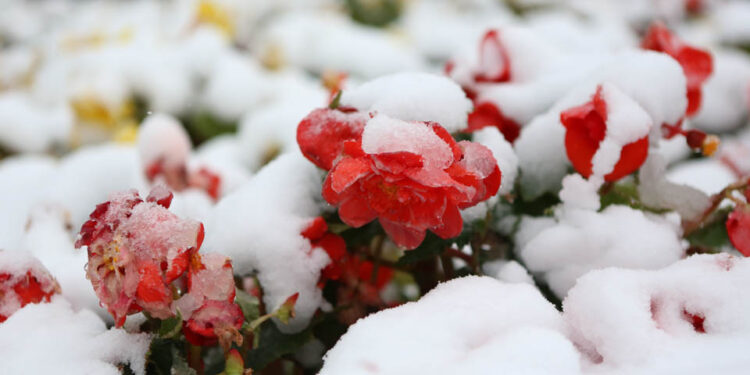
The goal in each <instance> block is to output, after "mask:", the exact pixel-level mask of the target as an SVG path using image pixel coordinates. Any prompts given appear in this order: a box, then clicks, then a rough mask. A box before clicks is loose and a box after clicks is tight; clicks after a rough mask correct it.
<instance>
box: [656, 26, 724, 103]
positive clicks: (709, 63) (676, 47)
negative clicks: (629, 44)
mask: <svg viewBox="0 0 750 375" xmlns="http://www.w3.org/2000/svg"><path fill="white" fill-rule="evenodd" d="M641 46H642V47H643V48H644V49H650V50H653V51H658V52H664V53H666V54H668V55H669V56H672V57H673V58H674V59H675V60H677V62H679V63H680V65H681V66H682V71H683V72H684V73H685V78H687V98H688V107H687V111H686V112H685V114H686V115H687V116H692V115H694V114H696V113H698V109H700V105H701V87H702V86H703V82H705V81H706V80H707V79H708V77H709V76H710V75H711V72H713V60H712V58H711V54H710V53H708V52H706V51H704V50H701V49H698V48H695V47H693V46H690V45H688V44H686V43H685V42H683V41H682V40H680V39H679V38H677V37H676V36H675V35H674V34H672V32H670V31H669V29H667V27H666V26H664V25H663V24H662V23H659V22H656V23H654V24H652V25H651V27H650V28H649V29H648V31H647V32H646V36H645V37H644V39H643V42H642V44H641Z"/></svg>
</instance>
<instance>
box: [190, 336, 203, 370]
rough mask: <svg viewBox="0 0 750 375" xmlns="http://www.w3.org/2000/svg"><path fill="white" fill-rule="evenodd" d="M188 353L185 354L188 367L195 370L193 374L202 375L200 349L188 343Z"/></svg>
mask: <svg viewBox="0 0 750 375" xmlns="http://www.w3.org/2000/svg"><path fill="white" fill-rule="evenodd" d="M187 345H188V352H187V360H188V365H189V366H190V368H192V369H193V370H195V373H196V374H197V375H203V372H204V365H203V356H202V354H203V353H202V348H201V347H200V346H198V345H193V344H190V343H188V344H187Z"/></svg>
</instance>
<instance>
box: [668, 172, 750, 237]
mask: <svg viewBox="0 0 750 375" xmlns="http://www.w3.org/2000/svg"><path fill="white" fill-rule="evenodd" d="M747 187H748V180H747V179H743V180H740V181H737V182H735V183H732V184H730V185H728V186H727V187H725V188H724V189H722V190H721V191H720V192H718V193H716V194H714V195H712V196H711V198H710V199H711V200H710V202H711V203H710V204H709V206H708V208H706V210H705V211H703V214H702V215H701V217H699V218H698V219H696V220H693V221H687V222H683V223H682V232H683V235H682V236H683V237H687V236H689V235H691V234H692V233H693V232H695V231H697V230H698V229H701V228H703V225H704V224H705V223H706V221H707V220H708V218H709V217H711V214H712V213H713V212H714V211H716V209H717V208H719V205H720V204H721V202H723V201H724V199H726V198H728V197H731V198H729V199H731V200H732V201H735V199H733V197H732V195H731V194H732V192H734V191H737V190H743V189H746V188H747ZM735 203H737V201H735Z"/></svg>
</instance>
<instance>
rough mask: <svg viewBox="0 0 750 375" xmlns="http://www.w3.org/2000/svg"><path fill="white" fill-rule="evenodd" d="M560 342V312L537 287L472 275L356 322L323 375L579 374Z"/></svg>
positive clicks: (571, 349) (575, 360)
mask: <svg viewBox="0 0 750 375" xmlns="http://www.w3.org/2000/svg"><path fill="white" fill-rule="evenodd" d="M436 312H437V313H436ZM563 335H564V327H563V324H562V320H561V317H560V315H559V313H558V312H557V310H556V309H555V308H554V306H552V305H551V304H550V303H549V302H547V301H546V300H545V299H544V298H543V297H542V295H541V294H540V293H539V291H537V290H536V289H535V288H534V287H532V286H529V285H526V284H506V283H502V282H500V281H497V280H494V279H492V278H489V277H477V276H469V277H464V278H460V279H456V280H452V281H449V282H446V283H444V284H440V285H438V287H437V288H435V289H434V290H432V291H430V293H428V294H427V295H425V296H423V297H422V298H421V299H420V300H419V301H417V302H410V303H407V304H405V305H401V306H399V307H395V308H392V309H388V310H384V311H380V312H378V313H376V314H372V315H370V316H368V317H366V318H364V319H361V320H359V321H358V322H357V323H356V324H354V325H353V326H351V327H350V328H349V330H348V331H347V333H346V334H345V335H344V336H342V337H341V339H340V340H339V342H338V343H336V346H334V348H333V349H331V350H330V351H328V353H327V354H326V356H325V363H324V365H323V368H322V369H321V371H320V374H321V375H339V374H342V375H343V374H352V375H353V374H415V373H429V374H494V373H498V372H500V373H535V374H553V373H554V374H576V373H579V372H580V369H579V358H578V353H577V352H576V350H575V348H574V347H573V346H572V345H571V343H570V342H569V341H568V340H567V339H566V338H565V336H563ZM363 348H366V350H363ZM540 350H543V351H544V355H545V358H544V360H543V361H540V360H539V354H540Z"/></svg>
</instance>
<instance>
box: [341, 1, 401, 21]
mask: <svg viewBox="0 0 750 375" xmlns="http://www.w3.org/2000/svg"><path fill="white" fill-rule="evenodd" d="M401 2H402V0H346V10H347V12H348V13H349V15H350V16H351V17H352V19H353V20H355V21H357V22H359V23H362V24H365V25H369V26H377V27H383V26H386V25H388V24H390V23H391V22H393V21H395V20H396V19H398V16H399V15H400V14H401Z"/></svg>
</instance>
